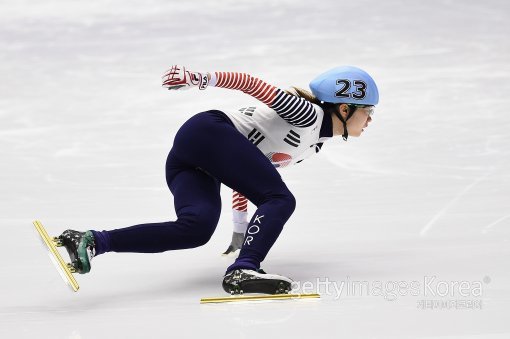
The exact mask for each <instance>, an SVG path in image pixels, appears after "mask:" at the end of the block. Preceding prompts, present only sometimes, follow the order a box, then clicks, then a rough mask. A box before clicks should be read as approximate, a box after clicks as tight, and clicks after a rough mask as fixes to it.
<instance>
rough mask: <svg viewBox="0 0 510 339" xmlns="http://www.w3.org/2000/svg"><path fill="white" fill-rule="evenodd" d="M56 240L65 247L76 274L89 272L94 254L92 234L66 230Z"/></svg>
mask: <svg viewBox="0 0 510 339" xmlns="http://www.w3.org/2000/svg"><path fill="white" fill-rule="evenodd" d="M58 240H59V241H60V243H61V244H62V245H63V246H65V248H66V250H67V253H69V257H70V258H71V263H72V265H73V267H74V269H75V270H76V272H77V273H80V274H84V273H88V272H90V269H91V266H90V261H91V260H92V258H93V257H94V255H95V253H96V251H95V242H94V235H93V234H92V232H91V231H87V232H78V231H73V230H66V231H64V233H62V234H61V235H60V236H59V237H58Z"/></svg>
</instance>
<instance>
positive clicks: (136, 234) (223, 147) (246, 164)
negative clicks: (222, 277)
mask: <svg viewBox="0 0 510 339" xmlns="http://www.w3.org/2000/svg"><path fill="white" fill-rule="evenodd" d="M166 180H167V184H168V187H169V188H170V191H171V192H172V194H173V195H174V205H175V212H176V214H177V220H175V221H167V222H162V223H151V224H142V225H136V226H131V227H127V228H121V229H116V230H112V231H102V232H98V231H93V233H94V235H95V238H96V253H97V254H101V253H104V252H108V251H115V252H143V253H156V252H164V251H169V250H178V249H185V248H193V247H198V246H202V245H204V244H205V243H207V242H208V241H209V239H210V238H211V236H212V234H213V233H214V230H215V229H216V225H217V224H218V220H219V217H220V213H221V198H220V184H221V183H223V184H225V185H227V186H229V187H230V188H232V189H234V190H236V191H237V192H240V193H241V194H243V195H244V196H245V197H247V198H248V199H249V200H250V201H251V202H252V203H253V204H255V205H256V206H257V210H256V211H255V213H254V214H253V217H252V219H251V221H250V224H249V226H248V230H247V231H246V235H245V240H244V244H243V248H242V249H241V252H240V254H239V257H238V258H237V259H236V261H235V263H234V264H232V265H231V266H230V267H229V268H228V269H227V272H228V271H230V270H233V269H237V268H248V269H258V268H260V263H261V262H262V261H263V260H264V258H265V257H266V255H267V253H268V252H269V250H270V249H271V247H272V246H273V244H274V242H275V241H276V239H277V238H278V236H279V234H280V232H281V231H282V229H283V225H284V224H285V223H286V222H287V220H288V219H289V217H290V216H291V214H292V212H293V211H294V209H295V206H296V201H295V199H294V196H293V195H292V193H291V192H290V191H289V189H288V188H287V186H286V185H285V183H284V182H283V181H282V178H281V177H280V174H279V173H278V172H277V170H276V169H275V168H274V166H273V165H272V164H271V162H270V161H269V160H268V159H267V158H266V157H265V156H264V154H262V152H261V151H260V150H259V149H258V148H257V147H256V146H254V145H253V144H252V143H251V142H250V141H248V139H246V137H245V136H243V135H242V134H241V133H239V131H237V129H236V128H235V127H234V125H233V124H232V122H231V121H230V119H229V118H228V117H227V116H226V115H225V113H223V112H221V111H214V110H213V111H207V112H202V113H199V114H196V115H195V116H193V117H191V118H190V119H189V120H188V121H186V122H185V123H184V124H183V125H182V127H181V128H180V129H179V131H178V132H177V134H176V136H175V140H174V145H173V147H172V149H171V150H170V153H169V154H168V159H167V162H166Z"/></svg>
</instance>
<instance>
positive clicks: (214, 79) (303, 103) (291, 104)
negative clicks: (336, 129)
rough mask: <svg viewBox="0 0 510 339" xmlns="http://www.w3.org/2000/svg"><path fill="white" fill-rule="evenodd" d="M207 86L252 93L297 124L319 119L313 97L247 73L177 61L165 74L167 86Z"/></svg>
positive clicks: (183, 87) (311, 122)
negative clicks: (207, 69) (210, 70)
mask: <svg viewBox="0 0 510 339" xmlns="http://www.w3.org/2000/svg"><path fill="white" fill-rule="evenodd" d="M207 86H215V87H223V88H229V89H235V90H240V91H242V92H244V93H246V94H249V95H251V96H252V97H254V98H256V99H258V100H260V101H261V102H263V103H264V104H266V105H267V106H269V107H270V108H272V109H274V110H275V112H276V113H277V114H278V115H279V116H280V117H282V118H283V119H284V120H285V121H287V122H288V123H289V124H291V125H293V126H296V127H308V126H311V125H313V124H314V123H315V122H316V120H317V112H316V111H315V108H314V107H313V105H312V104H311V103H310V102H309V101H307V100H305V99H303V98H300V97H297V96H294V95H291V94H288V93H286V92H285V91H283V90H281V89H279V88H277V87H275V86H273V85H270V84H268V83H266V82H265V81H263V80H260V79H259V78H256V77H253V76H251V75H249V74H246V73H237V72H214V73H202V72H191V71H189V70H187V69H186V68H185V67H184V66H178V65H174V66H172V68H171V69H170V70H169V71H167V72H166V73H165V75H164V76H163V87H166V88H168V89H170V90H173V89H187V88H190V87H199V89H205V88H207Z"/></svg>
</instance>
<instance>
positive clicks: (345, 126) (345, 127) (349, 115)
mask: <svg viewBox="0 0 510 339" xmlns="http://www.w3.org/2000/svg"><path fill="white" fill-rule="evenodd" d="M348 107H349V106H348ZM354 110H355V108H354V109H353V108H352V107H349V113H348V114H347V119H344V117H343V116H342V115H341V114H340V112H338V110H335V114H336V116H337V117H338V119H340V121H341V122H342V124H343V125H344V134H342V138H343V139H344V141H347V138H349V132H347V120H349V118H350V117H352V115H353V114H354Z"/></svg>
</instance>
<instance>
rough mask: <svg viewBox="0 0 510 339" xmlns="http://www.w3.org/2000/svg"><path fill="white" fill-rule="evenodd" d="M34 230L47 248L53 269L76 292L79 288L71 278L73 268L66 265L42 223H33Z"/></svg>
mask: <svg viewBox="0 0 510 339" xmlns="http://www.w3.org/2000/svg"><path fill="white" fill-rule="evenodd" d="M33 224H34V226H35V229H36V230H37V233H39V235H40V236H41V239H42V241H43V242H44V244H45V245H46V247H47V248H48V252H49V255H50V259H51V261H53V263H54V264H55V267H56V268H57V270H58V272H59V273H60V276H61V277H62V279H63V280H64V282H65V283H66V284H67V285H69V287H71V289H72V290H73V291H74V292H77V291H78V289H79V288H80V286H79V285H78V282H77V281H76V279H75V278H74V276H73V273H72V271H74V268H72V267H70V265H69V264H67V263H66V262H65V261H64V259H63V258H62V256H61V255H60V253H59V252H58V250H57V247H56V246H55V240H53V238H51V237H50V236H49V235H48V232H46V230H45V229H44V226H43V225H42V223H41V222H40V221H38V220H36V221H34V222H33Z"/></svg>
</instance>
